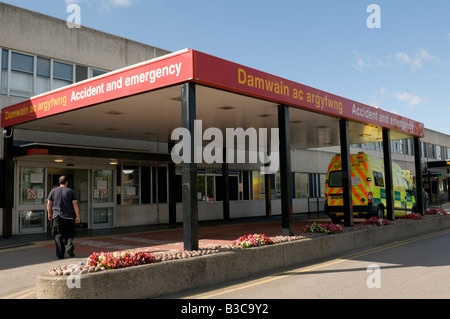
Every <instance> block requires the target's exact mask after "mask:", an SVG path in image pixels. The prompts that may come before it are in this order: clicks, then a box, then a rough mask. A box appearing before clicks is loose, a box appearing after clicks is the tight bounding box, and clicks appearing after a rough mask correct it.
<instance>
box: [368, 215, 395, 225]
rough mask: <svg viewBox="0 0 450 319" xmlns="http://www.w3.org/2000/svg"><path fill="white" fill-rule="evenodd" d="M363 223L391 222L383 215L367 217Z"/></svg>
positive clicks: (386, 223)
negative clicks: (382, 216)
mask: <svg viewBox="0 0 450 319" xmlns="http://www.w3.org/2000/svg"><path fill="white" fill-rule="evenodd" d="M362 224H363V225H377V226H381V225H389V224H390V222H389V221H388V220H387V219H386V218H381V217H370V218H369V219H366V220H365V221H364V222H363V223H362Z"/></svg>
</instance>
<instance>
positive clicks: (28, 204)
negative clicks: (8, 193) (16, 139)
mask: <svg viewBox="0 0 450 319" xmlns="http://www.w3.org/2000/svg"><path fill="white" fill-rule="evenodd" d="M45 204H46V198H45V169H44V168H43V167H20V169H19V202H18V207H17V208H18V214H19V233H36V232H45V230H46V225H47V222H46V221H47V215H46V207H45Z"/></svg>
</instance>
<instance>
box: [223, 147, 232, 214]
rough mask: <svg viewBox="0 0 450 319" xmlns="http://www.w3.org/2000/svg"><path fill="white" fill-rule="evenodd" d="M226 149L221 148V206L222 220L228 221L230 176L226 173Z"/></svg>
mask: <svg viewBox="0 0 450 319" xmlns="http://www.w3.org/2000/svg"><path fill="white" fill-rule="evenodd" d="M226 158H227V149H226V148H225V147H224V148H223V161H222V197H223V198H222V200H223V202H222V205H223V219H224V220H229V219H230V176H229V172H228V162H227V160H226Z"/></svg>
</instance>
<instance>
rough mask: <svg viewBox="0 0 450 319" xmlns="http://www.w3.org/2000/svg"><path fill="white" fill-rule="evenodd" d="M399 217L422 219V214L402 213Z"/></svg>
mask: <svg viewBox="0 0 450 319" xmlns="http://www.w3.org/2000/svg"><path fill="white" fill-rule="evenodd" d="M400 218H401V219H413V220H418V219H422V215H420V214H408V215H403V216H402V217H400Z"/></svg>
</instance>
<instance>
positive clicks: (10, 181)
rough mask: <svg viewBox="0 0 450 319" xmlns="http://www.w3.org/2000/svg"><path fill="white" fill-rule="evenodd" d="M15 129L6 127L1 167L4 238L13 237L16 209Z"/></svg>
mask: <svg viewBox="0 0 450 319" xmlns="http://www.w3.org/2000/svg"><path fill="white" fill-rule="evenodd" d="M13 148H14V139H13V129H12V127H6V128H5V132H4V133H3V160H2V165H1V180H2V182H3V184H2V185H3V187H1V189H2V193H1V207H2V209H3V230H2V234H3V237H4V238H10V237H12V225H13V220H12V211H13V207H14V161H13ZM46 216H47V215H46Z"/></svg>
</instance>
